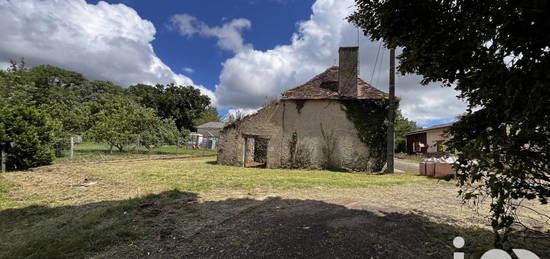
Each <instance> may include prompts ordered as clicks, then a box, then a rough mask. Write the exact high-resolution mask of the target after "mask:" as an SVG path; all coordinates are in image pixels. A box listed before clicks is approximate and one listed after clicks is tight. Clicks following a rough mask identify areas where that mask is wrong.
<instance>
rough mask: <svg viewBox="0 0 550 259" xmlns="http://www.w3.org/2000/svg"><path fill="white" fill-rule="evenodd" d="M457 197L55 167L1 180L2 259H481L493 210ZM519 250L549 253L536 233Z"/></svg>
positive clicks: (428, 184)
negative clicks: (460, 256) (463, 257)
mask: <svg viewBox="0 0 550 259" xmlns="http://www.w3.org/2000/svg"><path fill="white" fill-rule="evenodd" d="M85 178H89V179H91V180H92V181H93V182H95V184H93V185H90V186H87V187H84V186H82V185H81V184H82V183H83V181H84V179H85ZM456 191H457V190H456V187H455V186H454V184H453V183H449V182H444V181H438V180H433V179H428V178H425V177H420V176H415V175H414V173H413V172H410V173H404V174H396V175H369V174H351V173H337V172H329V171H307V170H282V169H255V168H239V167H229V166H221V165H216V164H215V158H214V157H206V158H205V157H203V158H185V159H173V160H143V161H125V160H120V161H111V162H101V161H96V160H93V159H92V160H90V161H87V162H81V163H55V164H53V165H50V166H45V167H40V168H36V169H33V170H32V171H25V172H10V173H7V174H3V175H0V229H2V232H0V258H18V257H31V258H51V257H56V258H73V257H99V258H117V257H154V258H158V257H175V258H181V257H314V256H316V257H335V256H340V257H357V256H367V255H368V256H373V257H374V258H377V257H389V258H394V257H408V258H452V253H453V252H454V251H455V250H454V249H453V247H452V239H453V238H454V237H455V236H457V235H461V236H463V237H464V238H465V239H466V247H465V248H464V249H463V251H466V252H467V253H468V255H474V256H477V257H478V258H479V256H480V255H481V253H482V252H483V251H485V250H487V249H489V248H490V247H491V238H492V234H491V232H490V231H489V229H488V227H487V223H488V222H487V218H486V216H485V214H483V213H484V212H483V211H484V210H485V209H486V207H481V214H477V213H475V212H474V211H472V210H470V209H469V208H467V207H464V206H462V205H461V203H460V200H459V199H458V198H457V195H456ZM536 208H537V209H538V210H539V211H543V212H545V213H547V214H548V213H550V208H548V206H538V207H536ZM522 215H524V216H526V217H527V216H533V215H531V214H528V212H524V214H522ZM520 236H521V238H520ZM532 237H536V238H532ZM513 244H514V245H516V246H515V247H521V248H526V249H531V250H532V251H534V252H536V253H537V254H539V256H541V258H544V257H543V255H550V250H549V248H548V244H550V239H549V238H548V237H539V235H538V233H527V234H526V233H525V232H521V233H518V234H517V235H516V237H515V238H514V239H513Z"/></svg>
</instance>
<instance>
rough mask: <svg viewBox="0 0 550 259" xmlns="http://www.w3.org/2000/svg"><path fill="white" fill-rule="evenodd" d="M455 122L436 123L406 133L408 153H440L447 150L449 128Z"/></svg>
mask: <svg viewBox="0 0 550 259" xmlns="http://www.w3.org/2000/svg"><path fill="white" fill-rule="evenodd" d="M452 125H453V123H445V124H439V125H434V126H431V127H428V128H424V129H419V130H415V131H411V132H408V133H407V134H405V136H406V137H407V153H409V154H416V153H423V154H427V153H440V152H445V141H447V139H448V137H447V136H446V132H447V130H448V129H449V128H450V127H451V126H452Z"/></svg>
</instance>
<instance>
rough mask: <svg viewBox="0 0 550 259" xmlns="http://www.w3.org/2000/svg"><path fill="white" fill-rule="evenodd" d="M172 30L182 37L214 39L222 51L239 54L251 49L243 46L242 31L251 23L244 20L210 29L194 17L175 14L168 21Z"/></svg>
mask: <svg viewBox="0 0 550 259" xmlns="http://www.w3.org/2000/svg"><path fill="white" fill-rule="evenodd" d="M170 21H171V25H172V28H176V29H177V30H178V31H179V33H180V34H182V35H184V36H189V37H190V36H193V35H195V34H198V35H200V36H203V37H215V38H217V39H218V46H219V47H220V48H222V49H224V50H230V51H233V52H241V51H245V50H250V49H252V45H251V44H245V43H244V41H243V38H242V35H241V33H242V31H243V30H245V29H249V28H250V26H251V25H252V23H251V22H250V21H249V20H247V19H244V18H238V19H233V20H231V21H229V22H227V23H224V24H223V25H222V26H214V27H210V26H208V25H207V24H206V23H204V22H202V21H200V20H199V19H197V18H196V17H194V16H191V15H188V14H176V15H174V16H172V18H171V19H170Z"/></svg>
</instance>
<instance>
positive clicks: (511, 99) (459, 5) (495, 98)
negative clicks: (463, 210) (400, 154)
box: [348, 0, 550, 248]
mask: <svg viewBox="0 0 550 259" xmlns="http://www.w3.org/2000/svg"><path fill="white" fill-rule="evenodd" d="M356 5H357V11H356V12H355V13H353V14H352V15H351V16H350V17H349V18H348V19H349V21H351V22H352V23H354V24H356V25H357V26H359V27H361V28H362V29H363V31H364V32H365V34H367V35H370V37H371V38H372V39H374V40H379V39H382V40H383V41H384V43H385V45H386V46H387V47H389V48H393V47H399V48H402V51H403V52H402V54H401V55H399V57H398V59H399V61H400V63H401V64H400V67H399V70H400V71H401V72H402V73H417V74H420V75H422V76H423V80H422V83H423V84H428V83H431V82H441V83H442V85H444V86H448V87H454V88H455V89H456V90H458V91H460V97H461V98H463V99H464V100H466V101H467V102H468V104H469V109H468V110H467V112H466V114H464V115H463V116H461V118H460V120H459V121H458V122H456V123H455V124H454V125H453V126H452V127H451V129H450V134H451V136H452V138H451V140H450V141H449V142H448V143H447V145H448V147H449V148H450V149H451V150H457V151H458V161H457V163H456V164H455V168H456V169H457V170H459V175H460V181H459V185H460V186H461V192H460V193H461V194H462V197H463V198H464V199H465V200H472V199H476V198H481V196H489V197H490V200H491V206H490V210H491V215H492V217H491V224H492V227H493V231H494V233H495V246H497V247H499V248H500V247H503V245H504V244H505V241H506V238H507V234H508V233H509V231H510V226H511V225H512V224H513V223H514V220H515V218H514V216H513V215H515V211H516V209H517V208H518V207H519V206H521V205H520V204H519V201H520V200H522V199H527V200H532V199H538V200H539V201H540V202H541V203H543V204H546V203H547V202H548V197H550V156H549V154H550V105H549V101H548V100H550V87H549V86H548V82H550V73H548V69H549V68H550V34H549V33H548V31H550V23H549V22H548V10H550V2H549V1H511V0H504V1H497V0H484V1H473V0H470V1H431V0H418V1H407V0H356ZM516 220H517V219H516Z"/></svg>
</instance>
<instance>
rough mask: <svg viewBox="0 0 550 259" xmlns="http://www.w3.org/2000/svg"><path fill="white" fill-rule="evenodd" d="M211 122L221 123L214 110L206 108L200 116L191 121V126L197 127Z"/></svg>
mask: <svg viewBox="0 0 550 259" xmlns="http://www.w3.org/2000/svg"><path fill="white" fill-rule="evenodd" d="M211 121H216V122H219V121H221V116H220V114H219V113H218V111H217V110H216V108H214V107H208V108H206V110H204V112H203V113H202V115H201V116H200V117H199V118H197V119H195V120H194V121H193V125H194V126H199V125H202V124H205V123H207V122H211Z"/></svg>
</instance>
